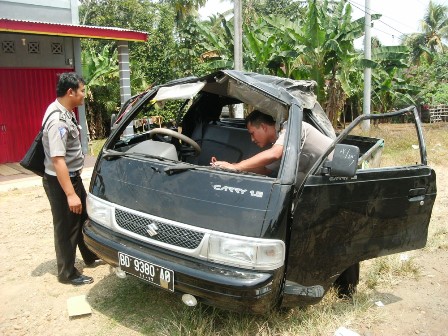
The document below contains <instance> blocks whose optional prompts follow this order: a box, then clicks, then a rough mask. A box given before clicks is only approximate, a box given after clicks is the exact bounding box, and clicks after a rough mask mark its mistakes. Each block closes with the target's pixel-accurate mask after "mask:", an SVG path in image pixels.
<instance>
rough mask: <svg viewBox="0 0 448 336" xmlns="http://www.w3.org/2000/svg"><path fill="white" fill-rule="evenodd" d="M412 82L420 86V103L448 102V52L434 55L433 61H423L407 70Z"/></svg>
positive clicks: (418, 96)
mask: <svg viewBox="0 0 448 336" xmlns="http://www.w3.org/2000/svg"><path fill="white" fill-rule="evenodd" d="M407 77H408V78H409V80H410V83H411V84H412V85H414V86H415V87H418V88H419V90H418V95H417V97H416V98H417V101H418V102H419V103H420V104H431V105H436V104H448V95H447V91H448V87H447V86H448V53H439V54H435V55H434V59H433V61H432V62H431V63H429V62H426V61H422V62H421V64H420V65H419V66H414V67H412V68H410V69H409V71H408V72H407Z"/></svg>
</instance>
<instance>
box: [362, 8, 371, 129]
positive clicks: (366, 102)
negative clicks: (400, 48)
mask: <svg viewBox="0 0 448 336" xmlns="http://www.w3.org/2000/svg"><path fill="white" fill-rule="evenodd" d="M370 28H371V15H370V0H365V26H364V58H365V59H367V60H371V59H372V38H371V34H370ZM371 86H372V69H371V68H368V67H367V68H364V97H363V104H362V113H363V114H364V115H369V114H370V97H371ZM361 128H362V130H363V131H369V130H370V120H363V121H362V122H361Z"/></svg>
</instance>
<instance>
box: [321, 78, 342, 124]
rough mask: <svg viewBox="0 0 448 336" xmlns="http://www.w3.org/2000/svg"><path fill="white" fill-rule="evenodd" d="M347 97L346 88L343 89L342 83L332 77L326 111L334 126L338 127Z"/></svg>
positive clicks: (328, 89) (328, 88)
mask: <svg viewBox="0 0 448 336" xmlns="http://www.w3.org/2000/svg"><path fill="white" fill-rule="evenodd" d="M346 99H347V96H346V95H345V92H344V90H342V87H341V83H340V82H339V81H338V80H337V79H336V78H333V79H331V80H330V81H329V82H328V87H327V101H326V104H325V111H326V113H327V116H328V119H330V121H331V123H332V125H333V128H337V127H338V121H339V117H340V115H341V113H342V111H343V109H344V105H345V100H346Z"/></svg>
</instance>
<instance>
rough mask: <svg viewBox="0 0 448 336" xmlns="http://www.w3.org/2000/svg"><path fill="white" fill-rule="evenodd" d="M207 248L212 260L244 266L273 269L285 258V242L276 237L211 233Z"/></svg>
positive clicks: (208, 255) (281, 263)
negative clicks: (262, 237) (250, 236)
mask: <svg viewBox="0 0 448 336" xmlns="http://www.w3.org/2000/svg"><path fill="white" fill-rule="evenodd" d="M207 250H208V251H207V252H208V254H207V259H208V260H210V261H213V262H217V263H221V264H227V265H233V266H237V267H244V268H252V269H260V270H272V269H276V268H279V267H281V266H282V265H283V264H284V260H285V244H284V243H283V241H281V240H276V239H258V238H249V237H247V238H246V237H238V238H237V237H234V236H218V235H213V234H211V235H210V237H209V239H208V249H207Z"/></svg>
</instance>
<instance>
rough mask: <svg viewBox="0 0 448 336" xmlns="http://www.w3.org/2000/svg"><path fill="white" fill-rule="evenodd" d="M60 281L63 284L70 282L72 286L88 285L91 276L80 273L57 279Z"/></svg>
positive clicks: (91, 279) (91, 280)
mask: <svg viewBox="0 0 448 336" xmlns="http://www.w3.org/2000/svg"><path fill="white" fill-rule="evenodd" d="M59 282H60V283H64V284H72V285H74V286H80V285H88V284H91V283H93V278H92V277H89V276H86V275H82V274H80V275H79V276H77V277H76V278H73V279H68V280H63V281H62V280H59Z"/></svg>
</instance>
